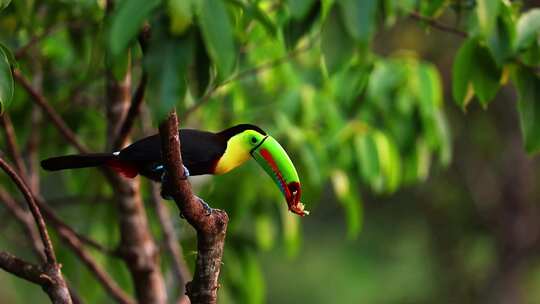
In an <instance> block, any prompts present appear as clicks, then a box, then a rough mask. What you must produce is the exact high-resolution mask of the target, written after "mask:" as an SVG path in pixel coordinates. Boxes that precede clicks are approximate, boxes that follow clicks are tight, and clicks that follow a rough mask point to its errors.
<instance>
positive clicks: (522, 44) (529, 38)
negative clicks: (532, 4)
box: [516, 8, 540, 50]
mask: <svg viewBox="0 0 540 304" xmlns="http://www.w3.org/2000/svg"><path fill="white" fill-rule="evenodd" d="M538 39H540V9H538V8H535V9H531V10H530V11H527V12H525V13H524V14H523V15H521V17H519V21H518V24H517V38H516V46H517V49H518V50H522V49H525V48H527V47H529V46H530V45H531V44H532V43H533V42H534V41H537V40H538Z"/></svg>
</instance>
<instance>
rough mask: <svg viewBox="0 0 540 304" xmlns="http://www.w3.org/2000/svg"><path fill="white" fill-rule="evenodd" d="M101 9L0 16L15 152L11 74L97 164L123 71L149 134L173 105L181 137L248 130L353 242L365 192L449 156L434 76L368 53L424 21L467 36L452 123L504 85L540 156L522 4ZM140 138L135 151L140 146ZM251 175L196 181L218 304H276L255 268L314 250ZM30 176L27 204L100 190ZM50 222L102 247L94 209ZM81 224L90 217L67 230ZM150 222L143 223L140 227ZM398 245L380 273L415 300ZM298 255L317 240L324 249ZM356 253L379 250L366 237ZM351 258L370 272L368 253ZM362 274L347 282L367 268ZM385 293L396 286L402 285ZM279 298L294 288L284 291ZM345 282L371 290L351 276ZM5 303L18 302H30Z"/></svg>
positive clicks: (23, 122) (411, 55)
mask: <svg viewBox="0 0 540 304" xmlns="http://www.w3.org/2000/svg"><path fill="white" fill-rule="evenodd" d="M115 4H116V5H115V7H114V10H113V11H112V13H111V14H106V12H105V11H106V1H102V0H97V1H96V0H80V1H49V0H45V1H32V0H21V1H14V2H13V3H10V1H0V9H3V10H2V11H1V12H0V14H1V15H0V16H1V18H0V46H1V47H0V105H1V106H2V107H1V108H2V110H4V109H5V108H7V107H8V106H9V109H7V111H8V112H9V114H10V115H11V116H12V117H13V120H14V122H15V125H16V130H17V133H18V135H19V137H20V141H21V142H25V141H26V140H27V139H28V137H29V136H30V134H31V133H32V131H33V130H32V125H31V124H30V123H29V122H28V117H30V116H31V112H32V107H31V106H30V105H31V101H29V100H28V96H27V95H26V94H25V93H24V92H23V91H22V90H16V91H15V92H13V79H12V78H11V73H10V72H9V66H10V65H11V66H15V65H18V67H19V68H20V69H21V70H22V71H23V74H27V75H31V76H32V79H33V84H34V85H35V86H38V87H39V88H40V90H42V91H43V93H44V94H45V96H47V97H48V99H49V100H50V102H51V103H52V105H53V106H54V107H55V109H56V110H57V111H58V112H59V113H60V114H61V115H62V117H64V119H65V120H66V121H67V123H68V124H69V125H70V126H71V127H72V128H73V129H74V130H75V131H76V132H77V134H78V135H79V137H80V138H81V139H82V140H83V141H84V142H85V143H86V144H87V145H88V146H89V147H91V148H92V150H95V151H98V150H102V149H103V147H104V145H105V144H104V143H105V132H106V131H105V130H106V123H105V115H104V111H103V108H104V106H103V98H102V96H104V88H105V82H104V74H105V68H106V66H109V65H110V66H112V67H113V68H114V75H115V76H116V77H118V78H120V77H122V76H123V75H125V73H126V72H127V71H128V68H129V67H130V66H131V67H132V70H133V82H134V83H136V82H137V81H138V80H139V79H140V77H141V76H140V75H141V72H142V70H145V71H147V72H148V74H149V88H148V94H147V98H146V106H147V108H148V109H149V110H150V112H151V114H152V118H153V121H154V122H157V121H159V120H160V119H162V118H163V117H164V115H165V114H166V113H167V112H168V111H169V110H170V109H171V108H172V107H173V106H176V107H177V108H178V109H179V110H178V112H179V115H180V116H181V118H182V119H181V124H182V125H183V126H184V127H188V126H189V127H195V128H201V129H209V130H220V129H222V128H225V127H227V126H230V125H232V124H235V123H240V122H252V123H255V124H257V125H260V126H261V127H263V128H264V129H265V130H267V131H268V132H269V133H271V134H273V135H274V136H275V137H276V138H278V139H279V140H280V142H281V143H282V144H283V145H284V146H285V147H286V149H287V150H288V151H289V153H290V154H291V158H292V159H293V160H294V162H295V163H296V164H297V166H298V169H299V174H300V176H301V178H302V181H303V187H304V190H303V193H304V201H305V202H307V204H306V205H307V208H308V209H311V210H312V212H314V213H317V212H322V211H323V210H328V207H324V206H318V204H321V205H322V203H324V202H326V201H327V200H329V197H331V198H335V199H336V200H337V202H338V203H339V204H340V206H341V207H342V208H343V213H344V216H343V217H342V218H343V221H345V222H346V226H347V232H346V234H347V236H348V237H350V238H355V237H357V236H358V234H359V232H360V231H361V230H362V227H363V223H364V215H365V214H367V212H366V211H365V210H364V209H365V208H364V207H365V206H364V205H365V204H364V201H365V198H364V195H363V194H365V193H367V194H368V196H369V197H370V198H371V195H372V194H377V195H384V196H385V197H388V196H389V195H390V194H392V193H395V191H397V190H399V189H400V188H402V187H403V186H409V185H413V184H415V183H418V182H422V181H425V180H426V179H427V178H428V175H429V173H430V171H432V170H433V169H432V166H433V165H434V164H435V166H436V167H437V166H439V167H444V166H447V165H448V164H449V163H450V161H451V158H452V137H451V133H450V127H449V124H448V122H447V118H446V114H445V111H444V97H443V88H444V85H443V82H442V79H441V75H440V73H439V71H438V69H437V67H436V66H435V64H434V63H432V62H430V61H429V60H427V59H422V58H421V57H420V55H419V54H417V53H415V52H414V50H406V51H401V50H391V51H390V52H388V51H387V50H385V51H379V50H377V51H376V40H377V36H378V35H380V33H384V32H385V31H390V30H396V28H397V30H398V31H399V26H400V24H402V23H403V22H404V20H405V19H407V18H408V17H409V16H410V14H411V13H413V12H416V13H418V14H419V15H420V16H421V19H422V20H423V21H422V20H421V21H416V24H417V26H419V27H425V29H426V30H429V31H435V29H432V28H431V27H430V25H429V24H430V22H431V21H433V20H439V19H443V20H446V21H448V20H450V22H451V23H450V24H453V25H454V26H455V28H457V29H458V30H459V31H462V34H463V35H464V36H466V38H465V39H464V40H462V41H461V42H460V43H461V44H460V45H458V46H457V47H459V50H458V51H457V53H456V55H455V58H454V60H453V66H452V68H451V70H452V83H451V85H450V87H449V88H448V89H451V92H452V95H453V98H454V101H455V102H456V104H457V105H458V106H459V107H461V108H462V109H463V110H467V109H468V108H469V107H471V103H472V102H474V101H475V100H478V101H479V103H480V104H481V105H482V106H483V107H484V108H486V107H488V105H489V104H490V102H491V101H492V100H493V99H494V98H495V96H496V95H497V94H498V92H499V91H500V90H501V87H502V86H504V85H506V84H507V83H508V82H511V83H512V84H513V85H514V86H515V87H516V89H517V90H518V95H519V102H518V104H517V110H518V112H519V118H520V126H521V129H522V134H523V139H524V147H525V149H526V150H527V151H528V152H530V153H535V152H537V151H538V150H540V140H539V138H540V136H539V135H538V133H539V132H540V126H538V121H540V116H539V115H540V110H539V109H538V105H537V104H536V102H537V101H538V98H539V96H540V92H539V91H538V90H539V88H540V78H539V76H538V66H539V64H540V21H539V20H540V10H539V9H524V8H523V3H522V2H520V1H512V2H510V1H507V0H477V1H472V0H437V1H418V0H406V1H398V0H365V1H364V0H362V1H360V0H358V1H356V0H335V1H332V0H323V1H316V0H294V1H293V0H290V1H271V0H200V1H196V0H182V1H181V0H163V1H160V0H152V1H140V0H124V1H116V3H115ZM435 22H437V21H435ZM144 24H148V25H150V28H151V38H150V41H149V45H148V49H146V50H143V49H142V48H141V46H140V45H139V44H138V43H137V36H138V33H139V30H140V28H141V27H142V26H143V25H144ZM36 37H39V38H38V40H39V41H37V42H35V46H34V47H32V48H29V49H27V50H25V53H26V54H23V56H22V58H21V59H19V60H17V61H16V62H15V60H14V59H13V58H14V57H13V55H11V53H12V52H13V53H17V51H18V50H21V48H24V46H25V45H26V44H28V43H30V42H31V41H32V40H33V39H36ZM387 53H389V54H387ZM446 85H448V84H446ZM183 113H186V115H183ZM188 114H189V115H188ZM141 129H142V128H139V129H138V130H136V131H137V133H136V136H142V135H143V132H142V131H141ZM39 132H40V136H41V138H42V140H41V143H40V146H39V155H40V157H41V158H44V157H47V156H51V155H56V154H62V153H67V152H73V148H70V147H69V146H68V145H67V144H65V143H64V142H63V140H62V138H61V137H60V135H59V134H58V133H57V132H56V130H55V129H54V127H53V126H52V125H51V124H49V123H42V124H41V125H40V129H39ZM260 174H261V172H260V170H259V169H258V168H256V167H255V166H253V165H252V164H250V165H247V166H244V167H242V168H240V169H238V170H236V171H235V172H232V173H230V174H228V175H225V176H217V177H213V178H212V179H211V180H209V179H206V178H195V179H194V182H195V184H196V186H197V187H198V191H199V192H200V193H201V196H202V197H204V198H205V200H207V201H208V202H211V205H212V206H213V207H217V208H223V209H225V210H227V212H228V213H229V215H230V218H231V223H230V226H229V234H228V237H227V248H226V251H225V252H226V254H225V259H224V265H223V270H222V274H223V276H222V285H223V286H224V288H223V289H222V293H223V295H222V296H223V297H224V301H223V302H226V301H227V299H228V300H229V301H230V302H235V303H262V302H264V301H265V299H272V298H273V297H274V296H276V297H277V299H279V297H280V296H282V295H278V294H277V292H276V295H274V294H273V293H272V294H268V292H265V283H264V275H263V270H262V268H263V267H262V266H261V261H260V259H259V258H258V255H257V252H260V251H267V252H268V251H270V250H273V249H274V248H283V250H284V251H285V252H286V253H287V255H289V256H297V255H298V252H299V251H300V250H302V251H305V250H310V248H311V247H312V246H314V245H313V244H311V245H310V244H307V245H306V247H307V248H306V249H300V248H301V247H302V245H301V235H302V233H301V231H300V229H301V225H300V222H301V221H304V219H302V220H299V219H298V218H297V217H294V216H292V215H291V214H290V213H288V212H286V210H285V205H284V204H283V202H282V198H281V197H280V194H279V192H278V191H277V190H276V189H274V186H273V185H272V183H270V182H269V180H267V181H268V182H267V183H264V182H263V183H257V184H256V185H254V183H253V181H254V176H259V175H260ZM1 178H2V179H1V181H2V182H4V181H5V179H3V177H1ZM42 178H43V179H42V184H41V186H42V189H43V192H44V194H45V195H46V197H48V198H49V199H51V200H54V199H55V198H61V197H63V196H69V195H80V196H92V197H93V196H100V197H107V196H108V195H110V193H111V191H114V190H112V189H109V188H108V187H107V186H106V183H105V182H103V181H102V177H101V176H100V175H99V173H98V172H95V171H93V170H79V171H73V172H65V173H62V174H47V175H43V176H42ZM230 189H235V191H231V190H230ZM360 191H362V193H361V192H360ZM145 193H148V191H146V192H145ZM271 202H272V203H271ZM402 208H406V207H402ZM411 208H414V207H411ZM60 210H61V212H62V215H63V217H64V218H66V219H67V220H68V222H70V223H71V224H73V225H74V226H75V227H77V228H78V230H80V231H82V232H84V233H86V234H89V235H91V236H92V237H94V238H96V239H98V240H100V241H101V242H104V243H106V244H109V245H110V246H113V245H114V244H115V243H116V242H117V240H118V231H117V229H116V226H115V225H113V223H115V214H114V213H115V211H114V209H113V208H111V207H110V206H109V204H106V203H104V204H88V205H86V204H83V203H81V204H77V205H75V206H66V207H62V208H61V209H60ZM82 214H85V215H90V216H85V217H84V220H80V217H81V215H82ZM149 214H150V216H152V217H154V214H153V213H152V212H149ZM151 221H153V222H154V224H155V221H156V220H155V218H151ZM305 221H309V218H308V219H305ZM381 222H382V224H381V225H383V226H384V225H388V223H384V221H381ZM319 224H320V225H325V223H322V222H321V223H319ZM154 226H155V225H154ZM181 229H182V232H183V233H182V243H183V245H184V250H185V251H186V256H187V257H188V259H190V260H191V261H192V260H193V259H194V255H193V254H190V250H192V249H193V248H194V239H193V235H192V234H191V232H190V231H189V230H186V228H185V227H182V228H181ZM320 229H321V230H322V228H320ZM156 231H157V232H156V233H158V234H159V231H158V229H156ZM330 231H331V232H333V233H334V232H335V231H336V230H335V229H330ZM184 232H185V233H184ZM370 235H371V234H370ZM408 236H409V234H406V237H408ZM410 237H411V240H409V239H407V238H400V239H399V240H396V241H395V242H394V241H391V242H390V243H391V244H393V245H394V246H395V247H394V250H396V252H397V253H396V254H397V255H398V256H397V257H391V258H395V259H398V260H399V259H401V254H403V255H405V256H407V257H410V259H409V260H408V262H409V263H410V264H404V265H398V266H396V267H403V269H402V271H403V272H404V273H405V272H409V271H412V272H415V271H418V272H415V274H416V275H417V276H418V280H419V281H420V282H423V283H422V284H425V285H429V284H430V278H431V277H430V275H431V274H430V273H429V272H430V271H431V270H429V269H419V268H420V267H425V265H424V266H420V264H422V259H423V257H422V256H415V255H414V252H417V251H421V249H418V248H416V246H419V247H422V248H423V247H425V246H427V245H426V243H427V241H426V240H425V238H426V236H423V235H421V234H420V235H418V234H415V233H411V235H410ZM308 241H309V243H317V242H320V243H324V242H325V240H324V239H322V238H321V239H319V238H310V239H309V240H308ZM364 242H366V241H365V240H364ZM372 242H376V243H377V242H384V241H381V238H379V237H377V238H374V240H372ZM479 244H480V245H477V247H475V249H474V251H473V252H474V254H475V255H476V254H477V255H480V256H482V257H481V258H480V259H482V260H486V259H484V258H483V256H484V255H486V253H485V252H488V254H487V255H489V249H486V248H484V247H489V246H490V245H489V242H488V244H486V243H482V242H481V243H479ZM334 245H335V246H338V245H336V244H334ZM314 247H315V248H318V249H313V250H319V249H321V248H322V247H325V248H322V249H323V252H321V255H320V256H316V257H315V258H318V259H321V260H317V262H316V263H315V264H317V265H319V266H320V267H321V268H320V269H314V270H313V272H312V273H311V274H310V276H312V277H317V276H318V275H321V272H324V275H325V276H328V274H329V273H332V272H336V269H340V270H338V272H339V271H341V270H343V271H353V269H343V268H345V267H348V266H344V265H342V264H340V263H339V260H340V259H342V258H343V259H345V258H346V257H339V256H337V254H336V255H334V254H335V253H333V252H331V251H332V250H330V249H331V248H333V245H328V246H326V245H325V246H322V247H318V246H314ZM23 248H24V247H21V248H19V249H20V250H21V249H23ZM336 250H337V249H336ZM380 250H383V249H380ZM351 252H353V253H351ZM354 252H356V251H349V254H352V255H354ZM325 255H328V256H326V257H325ZM367 255H368V256H370V258H372V259H374V260H377V263H382V264H384V261H385V260H383V261H382V262H381V261H380V260H379V259H380V257H378V256H377V255H376V254H375V253H373V254H371V255H370V254H369V253H367ZM96 256H97V257H99V255H96ZM355 257H356V256H353V257H348V258H347V259H352V260H354V259H355ZM59 258H60V259H61V260H62V263H63V264H64V272H65V273H66V276H67V277H68V278H69V279H70V280H71V281H72V283H73V285H74V286H75V287H76V288H77V290H79V293H80V294H81V296H82V297H83V298H84V299H87V301H88V302H103V301H105V299H104V295H103V294H102V293H100V289H99V288H98V287H96V283H95V282H94V281H93V279H92V278H91V276H90V275H89V274H88V273H87V272H86V270H83V271H80V269H79V267H80V266H79V265H78V264H79V262H78V261H77V260H76V259H74V257H73V256H72V255H71V254H70V253H69V252H68V251H67V250H66V249H63V248H61V247H60V249H59ZM101 258H102V259H103V260H102V262H103V263H105V264H106V265H107V266H108V267H107V269H110V271H111V273H112V275H113V276H114V277H115V278H116V279H117V280H119V281H120V284H121V285H122V286H123V287H126V288H130V286H129V285H130V282H129V276H128V274H127V272H126V270H125V268H124V267H123V266H122V265H120V264H119V263H118V261H114V260H110V259H107V258H103V257H101ZM487 259H488V258H487ZM330 260H331V261H333V263H330V262H329V261H330ZM488 260H489V259H488ZM362 261H364V262H362ZM362 261H358V265H356V266H355V267H357V268H358V269H360V268H366V267H374V266H369V265H363V264H362V263H367V262H366V260H365V259H364V260H362ZM169 262H170V261H168V260H167V259H164V262H163V267H164V269H166V270H167V269H169ZM326 263H328V264H326ZM377 263H375V262H374V263H373V264H370V265H378V264H377ZM422 265H423V264H422ZM387 267H388V268H390V267H391V266H387ZM474 267H478V266H474ZM265 268H268V267H265ZM355 269H356V268H355ZM385 269H386V268H383V269H382V270H381V271H380V272H379V273H377V270H372V272H375V273H377V276H379V277H380V278H379V279H377V280H375V282H380V284H384V285H392V282H393V281H390V283H388V280H386V278H388V277H389V276H393V275H394V274H395V272H392V273H390V271H389V270H388V271H389V273H385V271H386V270H385ZM270 271H275V270H272V269H270ZM354 271H360V270H354ZM166 272H167V271H166ZM471 272H473V273H474V272H475V270H474V269H473V270H471ZM319 279H320V278H319ZM340 279H342V280H346V276H343V277H340ZM393 279H395V280H396V282H402V283H403V282H406V281H407V278H406V276H405V278H403V279H400V278H399V277H396V278H393ZM279 284H291V285H294V284H295V283H294V282H289V280H288V279H287V278H285V279H283V280H282V281H281V282H279ZM343 284H345V282H344V283H343ZM357 284H359V285H362V284H363V285H364V286H373V284H374V283H373V281H372V280H371V278H368V277H365V278H363V279H362V280H361V281H359V282H358V283H357ZM370 284H371V285H370ZM422 284H421V285H422ZM366 288H367V287H366ZM373 288H375V287H373ZM425 288H426V289H429V288H428V287H425ZM404 289H407V288H404ZM299 292H300V291H299ZM410 292H411V293H417V294H419V295H421V296H420V297H419V298H418V299H420V298H421V297H425V298H424V300H425V301H428V299H429V296H430V294H428V293H424V292H423V290H414V288H411V290H410ZM329 294H332V293H331V292H330V293H329ZM392 294H399V292H397V291H396V293H388V298H384V300H382V302H396V301H397V302H399V298H400V296H399V295H396V298H391V297H392ZM13 297H17V298H20V301H22V302H28V301H31V299H34V297H35V296H34V295H33V294H32V293H29V294H17V295H13ZM349 299H353V300H351V302H359V301H366V302H375V301H377V300H376V299H375V298H372V299H370V298H369V297H367V296H366V298H358V299H356V298H354V296H353V294H351V297H350V298H349ZM379 299H380V298H379ZM328 301H330V300H328ZM328 301H325V302H326V303H327V302H328ZM271 302H280V303H285V302H284V300H283V301H281V300H279V301H278V300H276V301H274V300H272V301H271ZM313 302H316V300H315V299H314V300H313ZM319 302H320V301H319ZM399 303H403V302H399ZM415 303H418V302H415Z"/></svg>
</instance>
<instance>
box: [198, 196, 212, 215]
mask: <svg viewBox="0 0 540 304" xmlns="http://www.w3.org/2000/svg"><path fill="white" fill-rule="evenodd" d="M195 197H196V198H197V199H198V200H199V203H201V205H202V206H203V208H204V210H205V211H206V216H209V215H211V214H212V212H213V211H214V209H212V207H210V205H208V203H206V202H205V201H204V200H203V199H202V198H200V197H198V196H195Z"/></svg>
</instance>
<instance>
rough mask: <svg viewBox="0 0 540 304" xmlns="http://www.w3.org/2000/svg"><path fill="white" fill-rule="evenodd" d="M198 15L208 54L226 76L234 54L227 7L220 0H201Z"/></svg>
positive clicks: (230, 69)
mask: <svg viewBox="0 0 540 304" xmlns="http://www.w3.org/2000/svg"><path fill="white" fill-rule="evenodd" d="M198 16H199V18H198V22H199V26H200V29H201V32H202V36H203V40H204V43H205V45H206V49H207V50H208V54H210V58H212V60H213V61H214V63H215V64H216V65H217V67H218V72H219V74H220V75H221V77H226V76H228V75H229V74H230V73H231V72H232V69H233V67H234V62H235V56H236V51H235V47H234V39H233V31H232V27H231V22H230V20H229V15H228V13H227V8H226V7H225V4H224V3H223V1H222V0H201V1H200V2H199V9H198Z"/></svg>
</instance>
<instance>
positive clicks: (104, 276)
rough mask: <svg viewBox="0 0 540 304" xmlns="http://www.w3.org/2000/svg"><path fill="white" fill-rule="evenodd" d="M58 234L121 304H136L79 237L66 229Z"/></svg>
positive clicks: (59, 230) (60, 228)
mask: <svg viewBox="0 0 540 304" xmlns="http://www.w3.org/2000/svg"><path fill="white" fill-rule="evenodd" d="M58 234H59V235H60V237H61V238H62V239H63V240H64V241H65V242H66V243H67V244H68V246H69V247H70V248H71V249H72V250H73V252H74V253H75V254H76V255H77V256H78V257H79V259H81V261H82V262H83V263H84V264H85V265H86V266H87V267H88V269H90V271H91V272H92V273H93V274H94V276H95V277H96V278H97V280H98V281H99V283H101V285H102V286H103V287H104V288H105V290H106V291H107V292H108V293H109V294H110V295H111V297H112V298H113V299H114V300H116V302H118V303H121V304H135V301H134V300H133V299H132V298H131V297H130V296H128V295H127V294H126V293H125V292H124V290H122V289H121V288H120V287H119V286H118V285H117V284H116V282H115V281H114V280H113V279H112V278H111V277H110V276H109V275H108V273H107V272H106V271H105V270H103V268H101V266H99V264H98V263H97V262H96V261H95V260H94V258H93V257H92V256H91V255H90V254H89V253H88V252H87V251H86V250H85V249H84V247H83V244H82V243H81V241H80V239H79V237H78V236H76V235H75V234H74V233H73V231H72V230H70V229H66V228H65V227H58Z"/></svg>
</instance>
